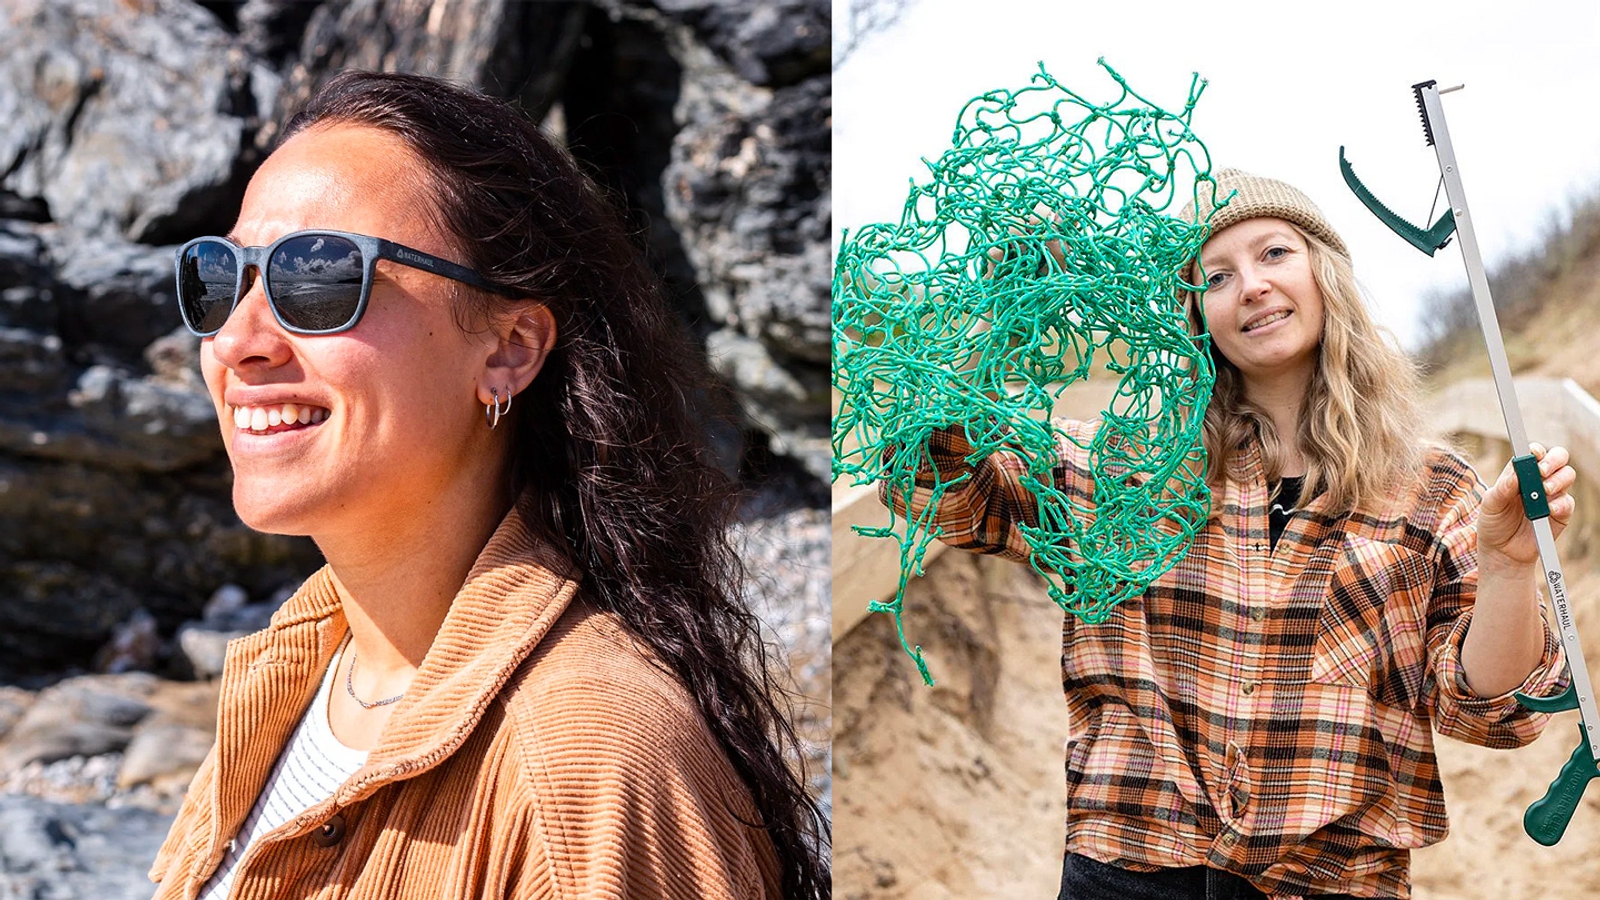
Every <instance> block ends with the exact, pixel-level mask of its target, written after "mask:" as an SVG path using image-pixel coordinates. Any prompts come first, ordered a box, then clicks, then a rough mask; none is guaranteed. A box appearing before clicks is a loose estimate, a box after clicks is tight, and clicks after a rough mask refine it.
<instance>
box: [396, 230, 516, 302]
mask: <svg viewBox="0 0 1600 900" xmlns="http://www.w3.org/2000/svg"><path fill="white" fill-rule="evenodd" d="M375 240H376V241H377V242H378V258H379V259H387V260H391V261H393V262H397V263H399V264H401V265H403V266H410V267H411V268H413V269H421V270H422V271H424V272H432V273H434V274H435V275H443V276H444V277H446V278H450V279H453V280H455V281H459V282H462V283H463V284H470V285H472V286H473V287H475V288H481V289H483V290H486V291H492V292H494V293H496V294H501V293H505V290H504V289H503V288H500V287H496V286H495V285H492V284H490V283H489V281H488V279H486V278H484V277H483V276H482V275H479V274H478V273H477V272H474V271H473V270H471V269H469V268H467V267H466V266H458V265H456V264H455V263H453V262H451V261H449V260H448V259H440V258H439V257H437V256H434V255H433V254H431V253H423V252H422V251H421V250H413V249H411V248H410V247H407V246H406V245H404V244H397V243H395V242H394V241H388V240H384V239H383V238H375Z"/></svg>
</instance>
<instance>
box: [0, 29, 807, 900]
mask: <svg viewBox="0 0 1600 900" xmlns="http://www.w3.org/2000/svg"><path fill="white" fill-rule="evenodd" d="M829 15H830V12H829V7H828V5H827V4H826V3H825V2H824V0H781V2H763V3H744V2H738V0H654V2H649V0H589V2H541V3H522V2H514V0H325V2H283V0H235V2H203V3H200V2H193V0H5V2H3V3H0V897H9V896H13V895H15V896H21V897H30V898H57V897H74V896H84V897H96V898H114V897H121V896H124V895H126V896H130V897H134V896H137V897H144V896H148V894H149V890H150V889H149V886H148V885H147V883H145V882H144V879H143V870H144V867H145V865H146V864H147V863H148V860H149V859H150V858H151V856H152V855H153V853H154V850H155V847H156V845H157V844H158V843H159V841H160V838H161V836H162V835H163V834H164V832H165V823H166V821H167V818H166V817H167V816H170V814H171V812H172V810H173V809H174V805H173V804H174V801H175V798H176V797H177V796H179V795H180V794H181V791H182V789H183V786H184V785H186V784H187V780H188V777H189V775H190V774H191V773H192V771H193V767H194V766H195V765H196V764H197V763H198V760H199V758H200V757H201V756H202V755H203V754H204V752H205V750H206V748H207V747H208V746H209V743H210V739H211V729H212V727H213V725H212V721H211V718H212V715H213V708H214V705H215V701H216V697H215V691H214V686H213V685H212V684H211V683H210V682H209V681H208V679H210V678H212V677H214V676H215V674H216V672H217V670H218V667H219V664H220V656H221V651H222V647H223V645H224V643H225V642H226V640H227V639H228V638H229V637H232V636H235V635H238V634H241V633H245V632H248V631H250V630H253V629H255V628H259V627H261V625H262V624H264V622H265V617H266V616H268V615H270V613H271V611H272V609H274V608H275V606H276V604H277V603H279V602H281V600H282V599H283V598H284V597H285V596H287V593H288V592H289V591H290V590H292V588H293V587H294V586H295V585H297V584H298V583H299V581H300V579H302V578H303V577H304V576H305V575H306V574H307V573H309V572H310V571H311V570H312V569H314V568H315V567H316V566H318V565H319V564H320V557H319V556H318V554H317V552H316V549H315V547H313V546H311V545H310V544H309V543H308V542H305V541H303V540H289V539H284V538H279V537H272V536H266V535H261V534H257V533H254V532H252V531H250V530H249V529H247V528H245V527H244V526H243V525H241V524H240V523H239V521H238V520H237V518H236V517H235V516H234V515H233V511H232V507H231V503H230V500H229V471H228V465H227V460H226V458H225V456H224V455H223V452H222V444H221V440H220V438H219V436H218V434H217V426H216V421H215V418H214V414H213V412H212V409H211V406H210V403H209V401H208V400H207V399H206V397H205V395H204V392H203V389H202V386H201V384H200V381H199V377H198V368H197V358H198V357H197V352H198V350H197V348H198V344H197V341H196V340H195V339H194V338H192V337H190V336H189V335H188V334H187V333H186V332H185V331H184V330H183V329H182V326H181V324H180V321H179V318H178V314H177V310H176V307H175V301H174V297H173V289H172V279H173V276H172V262H171V259H172V251H173V247H174V245H175V244H178V243H181V242H182V241H184V240H187V239H188V238H190V237H193V236H196V235H200V234H217V233H224V232H225V231H226V230H227V229H228V227H229V226H230V225H231V223H232V218H233V215H234V213H235V212H236V211H237V208H238V203H239V200H240V197H241V196H242V194H243V190H244V185H245V184H246V182H247V181H248V179H249V177H250V174H251V173H252V172H253V171H254V169H255V167H256V166H257V165H259V163H260V162H261V160H262V158H263V156H264V155H265V154H266V153H267V152H269V151H270V149H271V147H272V145H273V141H274V139H275V136H276V135H277V133H278V130H279V128H280V127H281V125H282V123H283V122H285V121H286V120H287V118H288V117H289V116H290V115H292V114H293V113H294V111H295V110H296V109H297V108H298V107H299V106H300V105H301V104H303V102H304V101H305V99H306V98H307V97H308V96H309V95H310V94H311V92H312V91H314V90H315V89H316V88H317V87H318V86H319V85H320V84H321V83H323V81H325V80H326V79H327V78H328V77H329V76H330V75H331V74H332V73H333V72H335V71H337V70H339V69H341V68H346V67H358V68H369V69H382V70H389V71H413V72H424V73H428V74H434V75H441V76H445V77H448V78H452V79H455V80H458V81H462V82H466V83H469V84H472V85H474V86H476V87H478V88H479V89H481V90H484V91H486V92H488V93H491V94H494V95H497V96H503V97H508V98H512V99H514V100H515V101H516V102H517V103H519V104H520V105H521V106H522V107H523V108H524V109H525V110H526V111H527V112H528V114H529V115H530V116H532V117H533V118H535V119H537V120H540V121H542V122H543V123H544V124H545V126H546V128H547V129H549V130H550V131H552V132H553V133H555V134H557V135H559V136H561V137H562V138H563V139H564V140H565V141H566V142H567V144H568V146H569V147H570V148H571V149H572V151H573V152H574V154H575V155H576V156H578V157H579V159H580V160H582V161H584V162H585V163H587V164H588V165H589V166H590V167H591V168H592V170H593V171H595V172H596V173H597V174H598V175H599V177H601V178H602V179H603V180H605V181H607V182H608V183H609V185H610V186H611V187H612V188H613V189H614V190H615V191H616V192H617V193H618V194H619V195H620V196H622V197H624V198H625V199H626V202H627V203H628V205H629V207H630V208H631V210H632V212H633V215H634V221H635V223H636V225H637V227H638V230H639V232H640V235H641V239H642V241H643V242H645V243H646V244H647V245H648V249H649V251H650V253H651V255H652V257H653V258H654V260H655V261H656V263H657V264H658V266H659V267H660V269H661V270H662V271H663V272H664V273H666V275H667V277H668V280H669V284H670V286H671V287H672V289H673V291H672V292H673V296H674V298H675V300H676V302H677V303H678V305H679V308H680V309H681V311H682V314H683V316H684V320H685V322H686V323H688V324H689V327H691V329H692V330H693V331H694V333H695V335H696V336H697V338H698V339H699V340H700V341H701V342H702V343H703V346H704V347H705V350H706V352H707V354H708V357H709V358H710V360H711V362H712V364H713V365H714V367H715V368H716V370H717V371H718V372H719V373H720V374H721V376H722V377H723V378H724V379H725V382H726V384H727V385H728V387H729V389H730V394H731V395H732V396H733V397H735V398H736V400H737V404H738V409H739V411H741V412H742V421H741V422H739V423H736V424H735V425H734V426H732V427H730V428H728V429H727V433H725V434H722V435H720V436H719V437H720V442H721V445H722V446H723V447H724V448H725V457H726V460H727V463H728V465H729V467H730V469H732V468H734V467H737V469H738V471H739V472H740V473H741V477H742V478H743V479H744V480H745V482H746V484H747V485H748V486H749V488H750V493H751V499H750V501H749V503H748V504H747V507H746V511H745V516H744V521H743V522H742V523H741V525H740V537H741V539H742V540H743V542H744V544H745V546H746V548H747V550H748V558H749V562H750V565H751V569H752V571H754V572H759V573H761V577H760V578H759V579H758V580H754V581H753V582H752V584H751V594H752V596H753V597H754V598H755V600H756V602H757V603H758V604H759V605H760V606H761V607H762V611H763V617H764V618H765V619H767V621H768V622H769V624H771V626H772V627H773V630H774V632H775V638H776V639H777V640H780V641H781V642H783V643H784V644H785V645H786V646H787V647H789V648H790V649H789V661H790V666H791V668H792V669H793V671H794V672H795V675H796V678H797V680H798V682H799V684H800V687H801V689H802V691H803V693H804V694H805V695H806V699H807V705H806V706H805V725H806V728H805V730H806V734H807V736H808V738H809V739H810V740H811V741H813V743H814V748H815V752H814V753H813V754H812V759H811V765H810V771H811V772H812V773H813V774H814V776H815V777H814V781H815V784H816V786H817V789H818V791H819V793H820V794H821V795H823V796H824V798H825V799H826V796H827V792H828V781H827V760H826V755H825V754H826V747H827V744H828V721H827V702H828V671H829V669H828V659H829V651H828V643H827V642H828V635H827V625H826V622H827V620H828V615H829V592H828V581H827V579H828V575H827V572H828V568H827V566H828V562H829V539H828V536H827V535H828V528H827V512H826V509H825V507H824V495H825V492H824V481H825V479H826V477H827V474H826V473H827V470H828V445H827V438H826V435H827V428H826V422H827V407H826V404H825V400H824V388H825V385H826V382H827V366H828V352H829V350H828V348H829V342H828V331H829V316H828V297H829V266H828V250H827V231H828V228H829V208H830V203H829V198H830V193H829V192H830V168H829V156H828V154H829V149H830V145H829V117H830V98H829V75H828V43H829Z"/></svg>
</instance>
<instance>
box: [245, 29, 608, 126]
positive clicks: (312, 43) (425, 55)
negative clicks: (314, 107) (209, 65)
mask: <svg viewBox="0 0 1600 900" xmlns="http://www.w3.org/2000/svg"><path fill="white" fill-rule="evenodd" d="M436 9H438V7H437V5H436V4H435V3H434V2H433V0H327V2H325V3H322V4H321V5H319V6H318V7H317V8H316V10H315V12H313V13H312V14H311V16H310V18H309V20H308V21H307V22H306V24H305V27H304V32H303V35H302V37H301V42H300V52H299V55H298V57H297V58H296V59H295V61H294V63H293V64H292V65H291V66H290V68H289V72H288V79H287V83H286V84H285V87H284V96H283V102H282V104H281V106H280V114H279V116H278V119H277V123H276V126H275V127H274V130H273V131H270V132H268V133H266V134H264V135H263V137H264V138H269V137H274V136H275V133H276V132H275V129H276V128H278V127H281V126H282V125H283V123H284V122H285V121H286V120H287V118H288V117H289V116H290V115H292V114H293V113H294V112H295V111H296V110H298V109H299V108H300V107H301V106H303V105H304V104H305V101H306V100H307V99H308V98H309V97H310V96H311V95H312V94H313V93H315V91H316V89H317V88H318V87H320V86H321V85H322V83H323V82H325V81H326V80H327V79H328V78H329V77H331V76H332V75H333V73H335V72H337V71H339V70H341V69H346V68H353V69H374V70H381V71H390V72H395V71H398V72H416V73H420V74H424V75H437V76H440V77H444V78H449V79H451V80H453V81H458V82H462V83H466V84H471V85H474V86H476V87H478V88H479V89H481V90H483V91H485V92H487V93H490V94H493V95H495V96H500V97H515V98H516V99H517V100H518V102H519V103H520V104H521V106H522V108H523V109H524V110H526V111H527V112H528V115H530V116H532V117H533V118H534V119H535V120H541V119H543V118H544V115H545V113H546V111H547V110H548V109H549V108H550V106H551V104H552V103H554V102H555V100H556V98H557V96H558V95H559V92H560V90H561V86H562V84H563V83H564V81H565V76H566V72H567V69H568V67H569V66H570V64H571V59H572V56H573V54H574V53H575V52H576V50H577V47H578V44H579V42H580V40H581V39H582V38H583V33H584V23H585V18H586V15H587V14H589V12H590V11H589V10H588V8H587V4H583V3H573V2H556V0H551V2H544V3H525V2H518V0H458V2H455V3H453V4H451V7H450V14H449V15H447V16H437V17H435V16H434V15H433V13H434V11H435V10H436ZM419 22H426V23H428V26H427V27H426V28H418V27H417V23H419Z"/></svg>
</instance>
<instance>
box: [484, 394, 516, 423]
mask: <svg viewBox="0 0 1600 900" xmlns="http://www.w3.org/2000/svg"><path fill="white" fill-rule="evenodd" d="M489 396H491V397H493V398H494V402H492V403H485V404H484V405H483V417H484V418H485V419H487V420H488V421H489V427H490V428H491V429H492V428H494V427H495V426H496V425H499V424H500V417H501V416H503V415H505V414H506V413H508V412H510V411H511V389H510V388H507V389H506V404H505V406H501V405H500V392H499V391H498V390H496V389H494V388H489Z"/></svg>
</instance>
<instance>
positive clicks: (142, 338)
mask: <svg viewBox="0 0 1600 900" xmlns="http://www.w3.org/2000/svg"><path fill="white" fill-rule="evenodd" d="M44 237H45V241H46V243H47V245H48V247H49V258H50V259H51V260H52V262H53V270H54V271H53V273H52V274H53V276H54V279H55V280H56V281H57V282H58V283H59V284H60V285H62V286H63V287H64V288H65V290H61V291H59V295H58V299H57V303H56V306H57V309H58V310H59V315H60V319H59V322H58V323H57V326H56V328H57V333H58V334H59V335H60V337H61V340H62V341H63V342H64V343H66V345H67V346H68V347H69V348H72V349H73V350H74V351H76V352H78V353H79V354H81V355H82V356H83V357H84V358H92V359H97V360H108V361H119V362H125V363H135V362H137V361H138V360H139V359H140V358H141V356H142V354H143V353H144V349H145V347H147V346H149V345H150V343H151V342H152V341H154V340H156V339H157V338H159V337H162V336H163V335H166V334H168V333H170V332H171V331H172V329H174V328H176V327H178V326H179V325H181V324H182V322H183V320H182V319H181V318H180V317H179V315H178V297H177V287H176V284H175V281H174V276H173V261H172V260H173V253H174V251H175V250H176V249H177V248H176V247H172V246H165V247H150V246H145V245H143V244H135V243H132V242H130V241H127V240H123V239H122V238H119V237H98V236H94V235H86V234H79V233H76V232H72V231H67V230H62V229H52V230H48V231H46V232H45V233H44Z"/></svg>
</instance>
